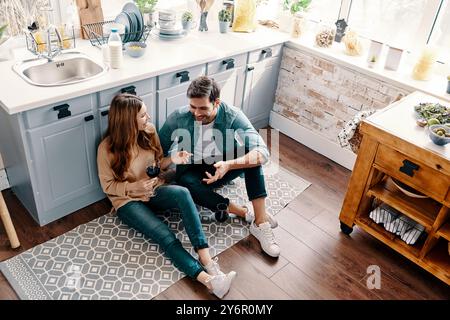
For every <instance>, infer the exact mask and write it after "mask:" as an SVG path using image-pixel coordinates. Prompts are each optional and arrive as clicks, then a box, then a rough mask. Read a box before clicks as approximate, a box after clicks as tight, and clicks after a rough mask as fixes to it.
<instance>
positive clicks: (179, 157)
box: [171, 151, 192, 164]
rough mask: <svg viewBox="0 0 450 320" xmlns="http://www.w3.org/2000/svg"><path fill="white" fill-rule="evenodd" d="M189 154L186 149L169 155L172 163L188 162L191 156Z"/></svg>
mask: <svg viewBox="0 0 450 320" xmlns="http://www.w3.org/2000/svg"><path fill="white" fill-rule="evenodd" d="M191 156H192V153H189V152H187V151H178V152H177V153H175V154H173V155H172V156H171V159H172V162H173V163H174V164H187V163H189V159H190V158H191Z"/></svg>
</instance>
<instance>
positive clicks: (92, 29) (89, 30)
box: [82, 20, 151, 48]
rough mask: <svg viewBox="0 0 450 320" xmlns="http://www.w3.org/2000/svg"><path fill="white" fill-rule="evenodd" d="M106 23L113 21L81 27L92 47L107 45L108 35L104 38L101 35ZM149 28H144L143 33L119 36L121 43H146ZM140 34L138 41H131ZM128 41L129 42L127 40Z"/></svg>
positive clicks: (128, 33) (137, 32)
mask: <svg viewBox="0 0 450 320" xmlns="http://www.w3.org/2000/svg"><path fill="white" fill-rule="evenodd" d="M108 23H114V21H112V20H111V21H102V22H95V23H88V24H84V25H82V28H83V29H84V31H85V32H86V34H87V35H88V38H89V41H90V42H91V44H92V45H93V46H94V47H98V48H101V47H102V45H104V44H107V43H108V38H109V35H107V36H105V35H103V26H104V25H105V24H108ZM150 31H151V28H150V27H149V26H144V30H143V31H136V32H125V33H123V34H121V35H120V36H121V38H122V43H123V44H125V43H127V42H134V41H137V42H146V41H147V38H148V35H149V34H150ZM141 32H142V36H141V37H140V39H139V40H132V39H136V37H137V36H138V35H140V34H141ZM124 39H125V40H124ZM128 39H130V40H128Z"/></svg>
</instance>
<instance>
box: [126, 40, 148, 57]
mask: <svg viewBox="0 0 450 320" xmlns="http://www.w3.org/2000/svg"><path fill="white" fill-rule="evenodd" d="M146 48H147V44H145V43H144V42H127V43H126V44H125V51H126V53H127V54H128V55H129V56H130V57H133V58H139V57H142V56H143V55H144V53H145V49H146Z"/></svg>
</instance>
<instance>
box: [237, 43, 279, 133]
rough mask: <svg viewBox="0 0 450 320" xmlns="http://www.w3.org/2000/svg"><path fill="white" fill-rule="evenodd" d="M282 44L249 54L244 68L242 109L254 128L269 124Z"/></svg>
mask: <svg viewBox="0 0 450 320" xmlns="http://www.w3.org/2000/svg"><path fill="white" fill-rule="evenodd" d="M281 50H282V45H277V46H273V47H269V48H265V49H261V50H256V51H253V52H251V53H250V54H249V62H248V64H247V69H246V79H245V89H244V101H243V111H244V113H245V114H246V115H247V117H248V118H249V120H250V121H251V123H252V124H253V126H254V127H255V128H256V129H259V128H263V127H266V126H267V125H268V124H269V117H270V111H271V110H272V108H273V104H274V102H275V91H276V89H277V82H278V73H279V69H280V60H281V59H280V58H281Z"/></svg>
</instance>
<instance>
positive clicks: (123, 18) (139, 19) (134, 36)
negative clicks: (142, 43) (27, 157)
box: [114, 2, 145, 43]
mask: <svg viewBox="0 0 450 320" xmlns="http://www.w3.org/2000/svg"><path fill="white" fill-rule="evenodd" d="M114 22H116V23H120V24H123V25H124V26H125V33H124V34H123V36H122V41H123V42H124V43H125V42H131V41H139V40H141V38H142V36H143V34H144V29H145V25H144V17H143V16H142V14H141V12H140V11H139V8H138V7H137V6H136V4H135V3H134V2H128V3H126V4H125V5H124V6H123V9H122V11H121V12H120V13H119V15H118V16H117V17H116V19H115V20H114Z"/></svg>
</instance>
